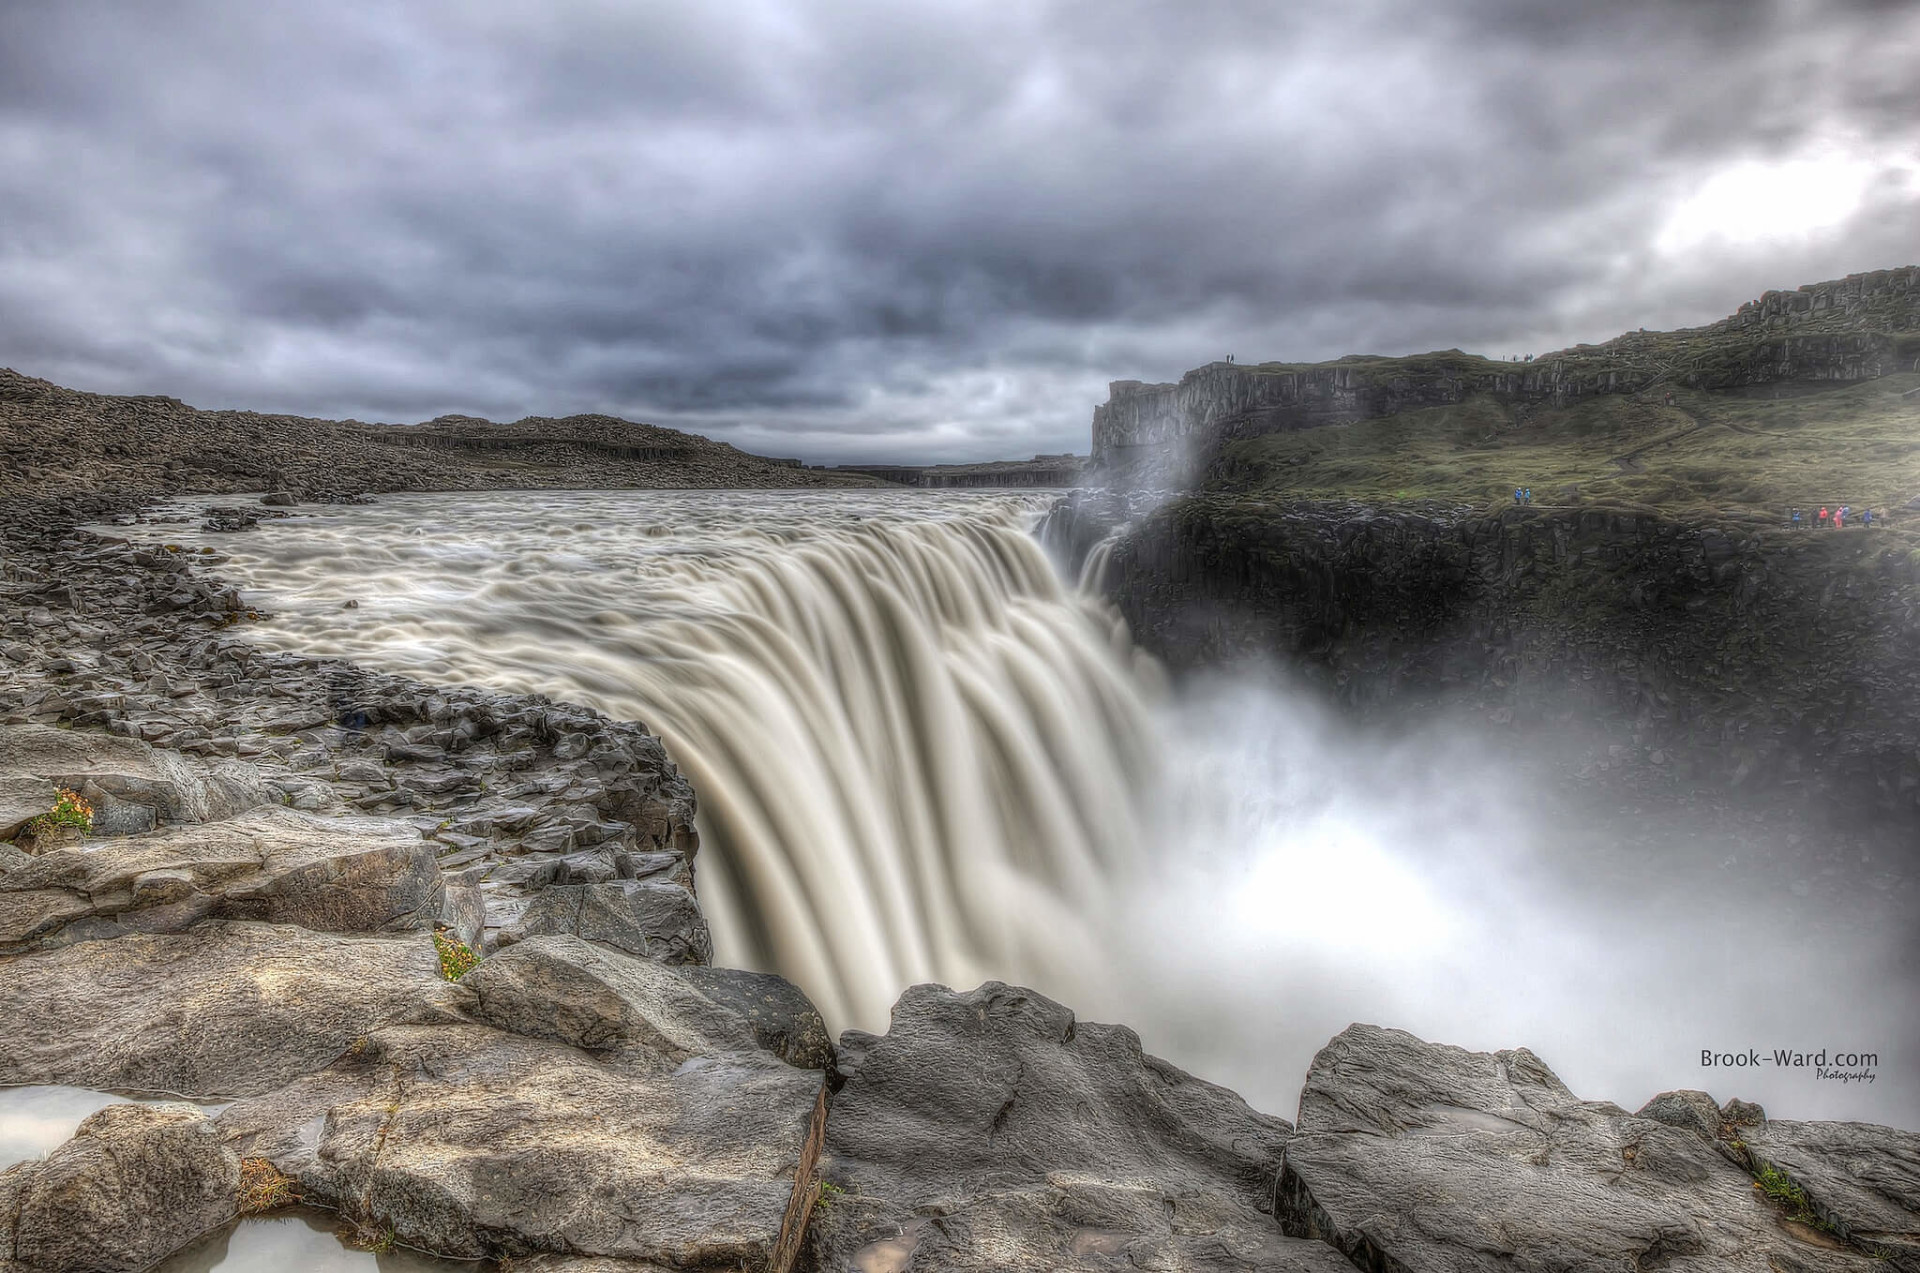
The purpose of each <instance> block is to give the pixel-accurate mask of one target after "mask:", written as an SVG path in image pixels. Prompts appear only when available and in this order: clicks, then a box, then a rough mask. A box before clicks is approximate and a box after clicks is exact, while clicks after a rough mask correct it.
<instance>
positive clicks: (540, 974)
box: [460, 936, 760, 1066]
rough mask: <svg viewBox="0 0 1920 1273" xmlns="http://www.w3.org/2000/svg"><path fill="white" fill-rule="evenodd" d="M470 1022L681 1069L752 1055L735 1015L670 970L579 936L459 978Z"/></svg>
mask: <svg viewBox="0 0 1920 1273" xmlns="http://www.w3.org/2000/svg"><path fill="white" fill-rule="evenodd" d="M460 984H461V987H462V988H463V989H465V990H467V991H469V992H470V993H471V994H472V995H473V996H474V1000H475V1003H474V1007H473V1009H472V1013H473V1015H474V1016H475V1017H476V1018H478V1019H479V1020H482V1021H485V1022H486V1023H488V1024H489V1025H492V1026H496V1027H498V1028H500V1029H502V1030H507V1031H511V1032H512V1033H514V1034H521V1035H526V1036H527V1037H529V1038H537V1039H551V1040H554V1041H555V1042H559V1043H565V1044H569V1045H571V1046H573V1047H576V1048H584V1049H587V1050H589V1051H593V1052H599V1053H606V1054H611V1055H617V1056H621V1057H632V1058H636V1059H639V1060H640V1061H642V1063H645V1062H656V1061H657V1062H660V1063H663V1064H666V1065H670V1066H671V1065H679V1064H680V1063H681V1062H683V1061H686V1060H688V1059H690V1058H692V1057H696V1056H711V1055H717V1054H719V1053H722V1052H751V1051H755V1050H758V1049H759V1047H760V1040H759V1038H758V1037H757V1036H756V1035H755V1034H754V1032H753V1030H752V1028H751V1027H750V1026H749V1025H748V1024H747V1022H746V1020H745V1019H744V1018H742V1017H741V1016H740V1015H739V1014H737V1013H734V1012H732V1011H730V1010H728V1009H726V1008H722V1007H721V1006H719V1005H718V1004H716V1003H714V1002H713V1000H711V999H709V998H707V997H706V996H705V995H703V994H701V993H700V992H699V991H698V990H696V989H694V988H693V987H692V986H691V985H689V984H688V983H687V981H686V980H685V979H684V978H682V977H679V976H676V975H675V970H674V969H672V968H670V967H668V966H667V965H665V964H660V963H656V962H654V961H653V960H650V959H643V958H640V957H638V956H635V955H630V954H628V953H627V952H625V951H623V950H619V949H617V948H614V947H608V946H597V945H594V944H593V943H591V942H588V941H583V940H582V939H580V938H578V937H565V936H555V937H530V938H528V939H526V940H525V941H523V942H520V943H518V944H516V945H512V946H508V947H507V948H505V949H504V950H502V951H500V952H499V953H498V954H496V955H494V956H493V957H492V958H490V959H486V960H483V961H482V962H481V963H480V965H479V966H478V967H477V968H475V969H474V970H473V971H472V972H470V973H468V974H467V975H466V976H465V977H463V978H461V982H460Z"/></svg>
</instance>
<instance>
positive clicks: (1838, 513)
mask: <svg viewBox="0 0 1920 1273" xmlns="http://www.w3.org/2000/svg"><path fill="white" fill-rule="evenodd" d="M1788 511H1789V512H1791V513H1792V515H1793V519H1792V523H1791V524H1792V526H1793V528H1794V529H1795V530H1799V529H1800V527H1801V526H1802V525H1804V524H1805V523H1803V522H1802V521H1801V520H1800V510H1799V509H1797V508H1795V509H1790V510H1788ZM1851 516H1853V506H1852V505H1851V504H1842V505H1841V506H1840V507H1838V508H1834V509H1829V508H1828V507H1827V506H1826V505H1824V504H1823V505H1821V506H1820V511H1819V512H1818V513H1816V514H1814V517H1813V524H1814V525H1816V526H1818V527H1819V528H1820V529H1821V530H1825V529H1826V528H1827V527H1829V526H1831V527H1833V528H1834V529H1835V530H1840V529H1841V528H1843V527H1844V526H1845V525H1846V524H1847V518H1849V517H1851ZM1860 524H1861V525H1862V526H1871V525H1873V510H1872V509H1871V508H1863V509H1861V510H1860Z"/></svg>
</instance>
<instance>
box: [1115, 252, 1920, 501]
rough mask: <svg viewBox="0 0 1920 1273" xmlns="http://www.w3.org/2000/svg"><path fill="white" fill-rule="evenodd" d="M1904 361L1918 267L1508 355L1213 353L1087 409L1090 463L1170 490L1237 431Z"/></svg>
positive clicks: (1860, 376) (1848, 376) (1915, 351)
mask: <svg viewBox="0 0 1920 1273" xmlns="http://www.w3.org/2000/svg"><path fill="white" fill-rule="evenodd" d="M1912 370H1920V266H1907V267H1905V268H1902V269H1897V270H1879V271H1876V272H1874V273H1870V274H1854V275H1849V276H1848V277H1847V278H1844V279H1839V280H1835V281H1832V282H1827V283H1817V284H1810V285H1808V286H1806V287H1803V288H1801V289H1800V290H1799V291H1797V292H1769V293H1767V294H1766V296H1765V297H1763V298H1762V299H1760V300H1759V301H1756V302H1752V303H1750V304H1748V305H1745V306H1742V307H1741V309H1740V312H1739V313H1737V314H1735V315H1733V316H1732V317H1730V318H1727V319H1723V320H1721V321H1720V322H1717V323H1713V324H1711V325H1709V326H1706V327H1699V328H1692V329H1683V330H1681V331H1674V332H1646V331H1640V332H1629V333H1627V334H1626V335H1623V336H1619V337H1616V338H1615V339H1613V340H1611V341H1608V342H1606V343H1605V344H1602V345H1579V346H1576V347H1574V348H1572V349H1564V350H1559V351H1557V352H1554V353H1548V354H1542V355H1540V356H1538V357H1536V358H1533V359H1531V360H1530V361H1528V362H1524V363H1517V364H1516V363H1512V362H1500V361H1497V360H1494V359H1490V358H1483V357H1480V356H1478V355H1473V354H1464V353H1462V352H1460V351H1459V350H1457V349H1453V350H1446V351H1443V352H1438V353H1432V354H1424V355H1415V356H1412V357H1404V358H1384V357H1372V356H1364V355H1354V356H1349V357H1346V358H1341V359H1337V360H1335V361H1333V362H1324V363H1313V364H1295V363H1254V364H1245V365H1243V364H1239V363H1224V362H1216V363H1209V364H1208V365H1207V366H1205V367H1200V368H1196V369H1195V370H1193V371H1190V372H1188V373H1187V374H1186V375H1184V376H1182V377H1181V378H1180V380H1179V382H1178V383H1177V384H1155V385H1149V384H1143V383H1141V382H1140V381H1137V380H1118V381H1115V382H1114V383H1113V384H1112V386H1111V387H1110V389H1109V396H1108V400H1107V402H1106V403H1105V404H1104V405H1101V406H1098V407H1095V408H1094V412H1093V454H1092V467H1093V469H1094V471H1095V473H1096V474H1105V475H1107V476H1108V477H1113V476H1126V477H1128V478H1130V479H1132V480H1135V481H1139V480H1142V479H1143V478H1144V479H1145V480H1148V481H1152V482H1155V483H1157V484H1160V485H1165V486H1180V485H1184V484H1186V483H1187V482H1189V481H1191V480H1192V479H1193V478H1194V477H1195V476H1197V475H1198V474H1199V473H1200V472H1202V471H1203V470H1204V469H1205V467H1206V463H1207V461H1208V459H1209V458H1211V456H1212V455H1214V454H1215V453H1216V452H1217V451H1218V449H1219V447H1220V446H1221V445H1222V444H1223V443H1225V442H1227V441H1230V440H1233V439H1236V438H1245V437H1252V436H1256V435H1258V434H1261V433H1269V432H1274V431H1277V430H1287V429H1303V428H1314V427H1319V426H1323V425H1329V424H1344V423H1348V422H1351V421H1355V420H1362V419H1367V418H1370V417H1373V416H1382V415H1392V414H1394V413H1397V412H1401V411H1407V410H1412V409H1415V408H1419V407H1432V406H1440V405H1444V404H1448V403H1457V402H1460V401H1461V400H1463V399H1464V398H1466V397H1467V396H1468V395H1469V394H1488V395H1492V396H1494V397H1497V398H1501V399H1505V400H1513V401H1521V402H1535V401H1538V402H1552V403H1557V404H1561V405H1564V404H1566V403H1567V402H1569V401H1571V400H1574V399H1578V398H1582V397H1590V396H1593V395H1596V394H1614V393H1638V392H1643V391H1645V390H1648V389H1651V388H1654V387H1656V386H1658V385H1661V384H1675V385H1685V386H1687V387H1689V388H1695V389H1725V388H1730V387H1734V386H1742V385H1754V384H1768V383H1773V382H1778V381H1848V380H1869V379H1873V378H1874V377H1877V376H1884V375H1888V374H1890V373H1892V372H1895V371H1912Z"/></svg>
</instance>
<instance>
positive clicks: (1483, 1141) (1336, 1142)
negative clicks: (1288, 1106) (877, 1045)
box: [1279, 1025, 1877, 1273]
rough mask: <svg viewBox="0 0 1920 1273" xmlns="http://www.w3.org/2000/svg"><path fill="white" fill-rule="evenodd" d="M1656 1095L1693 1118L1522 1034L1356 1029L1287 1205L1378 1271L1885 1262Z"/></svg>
mask: <svg viewBox="0 0 1920 1273" xmlns="http://www.w3.org/2000/svg"><path fill="white" fill-rule="evenodd" d="M1659 1104H1660V1109H1659V1112H1660V1113H1661V1114H1662V1115H1663V1116H1664V1117H1667V1118H1670V1119H1675V1120H1677V1121H1679V1122H1681V1123H1683V1124H1685V1125H1682V1126H1675V1125H1673V1124H1672V1123H1671V1122H1660V1121H1655V1120H1654V1119H1653V1118H1650V1117H1649V1118H1641V1117H1636V1116H1634V1115H1631V1114H1628V1113H1627V1112H1626V1111H1625V1110H1623V1109H1621V1108H1619V1107H1618V1106H1616V1105H1610V1104H1607V1103H1604V1102H1594V1101H1582V1100H1580V1099H1578V1098H1577V1097H1575V1096H1574V1095H1573V1093H1572V1092H1570V1091H1568V1090H1567V1087H1566V1085H1565V1084H1563V1083H1562V1082H1561V1081H1560V1080H1559V1079H1558V1078H1557V1077H1556V1076H1555V1075H1554V1073H1553V1072H1552V1071H1551V1070H1549V1069H1548V1068H1547V1066H1546V1065H1545V1064H1544V1063H1543V1062H1542V1061H1541V1060H1540V1058H1539V1057H1537V1056H1535V1055H1534V1054H1533V1053H1531V1052H1529V1051H1527V1050H1526V1049H1525V1048H1520V1049H1515V1050H1512V1051H1504V1052H1494V1053H1486V1052H1469V1051H1466V1050H1465V1049H1463V1048H1456V1047H1448V1046H1445V1045H1441V1044H1432V1043H1426V1042H1424V1041H1422V1040H1420V1039H1417V1038H1415V1037H1414V1036H1413V1035H1411V1034H1408V1033H1406V1032H1405V1031H1401V1030H1384V1029H1381V1028H1380V1027H1378V1026H1369V1025H1355V1026H1350V1027H1349V1028H1348V1029H1346V1030H1345V1031H1343V1032H1342V1033H1341V1034H1340V1035H1339V1036H1337V1037H1336V1038H1335V1039H1334V1040H1333V1041H1332V1042H1331V1043H1329V1044H1328V1045H1327V1046H1326V1047H1325V1048H1323V1049H1321V1051H1320V1053H1319V1055H1318V1056H1316V1057H1315V1058H1314V1062H1313V1066H1312V1068H1311V1069H1310V1070H1309V1072H1308V1075H1307V1085H1306V1090H1305V1091H1304V1093H1303V1094H1302V1096H1301V1101H1300V1122H1299V1126H1298V1129H1297V1131H1296V1134H1295V1135H1294V1137H1293V1139H1292V1140H1291V1141H1289V1142H1288V1144H1287V1148H1286V1173H1285V1177H1284V1179H1283V1180H1282V1183H1281V1188H1280V1194H1279V1197H1280V1203H1279V1213H1280V1215H1281V1218H1282V1219H1283V1220H1284V1221H1285V1222H1286V1225H1287V1231H1288V1232H1290V1233H1296V1234H1299V1235H1300V1236H1303V1237H1316V1238H1321V1239H1323V1240H1325V1241H1328V1242H1331V1243H1332V1244H1334V1245H1335V1246H1337V1247H1338V1248H1340V1250H1342V1251H1344V1252H1346V1253H1347V1254H1348V1255H1349V1256H1350V1257H1352V1259H1353V1260H1354V1262H1355V1263H1357V1264H1359V1265H1360V1266H1361V1267H1363V1268H1374V1269H1380V1268H1405V1269H1431V1270H1436V1271H1446V1273H1454V1271H1459V1273H1466V1271H1468V1270H1495V1269H1498V1270H1502V1271H1503V1273H1536V1271H1537V1273H1547V1271H1548V1270H1566V1269H1603V1268H1623V1269H1633V1268H1649V1267H1655V1266H1658V1267H1661V1268H1666V1269H1671V1270H1703V1271H1704V1270H1709V1269H1711V1270H1730V1271H1731V1270H1750V1271H1751V1273H1771V1271H1772V1270H1777V1269H1783V1268H1791V1269H1799V1270H1808V1271H1813V1270H1835V1271H1838V1270H1860V1271H1861V1273H1865V1270H1868V1269H1871V1268H1874V1267H1877V1266H1876V1264H1875V1263H1874V1261H1872V1260H1871V1259H1869V1258H1868V1257H1866V1256H1865V1255H1863V1254H1861V1253H1858V1252H1855V1251H1851V1250H1848V1249H1846V1248H1845V1247H1844V1246H1843V1245H1842V1244H1841V1243H1839V1242H1838V1241H1835V1240H1832V1239H1830V1238H1828V1237H1826V1236H1824V1235H1822V1234H1820V1233H1818V1232H1815V1231H1814V1230H1812V1229H1805V1230H1804V1232H1801V1231H1797V1230H1796V1229H1795V1228H1794V1227H1793V1226H1791V1225H1788V1224H1785V1223H1783V1222H1782V1217H1781V1216H1780V1214H1779V1213H1778V1212H1776V1211H1775V1210H1774V1209H1773V1208H1772V1207H1771V1206H1770V1205H1769V1204H1768V1203H1767V1202H1766V1201H1765V1199H1764V1198H1763V1197H1762V1196H1761V1195H1760V1194H1759V1193H1758V1192H1757V1191H1756V1190H1755V1189H1754V1187H1753V1180H1752V1178H1751V1177H1750V1176H1749V1175H1748V1174H1747V1173H1746V1172H1745V1171H1744V1170H1742V1169H1741V1168H1740V1167H1739V1166H1737V1165H1736V1164H1735V1163H1734V1162H1732V1161H1730V1160H1729V1159H1728V1158H1727V1157H1726V1156H1725V1155H1723V1154H1722V1153H1721V1152H1720V1151H1719V1150H1718V1149H1716V1148H1715V1147H1714V1146H1713V1145H1712V1144H1710V1143H1709V1142H1708V1141H1707V1140H1706V1139H1705V1138H1704V1137H1703V1136H1702V1135H1700V1134H1699V1132H1698V1130H1697V1129H1696V1128H1695V1126H1693V1123H1694V1122H1695V1121H1696V1120H1697V1119H1699V1118H1701V1117H1704V1114H1703V1112H1701V1111H1697V1110H1695V1109H1693V1102H1691V1101H1690V1100H1688V1099H1687V1098H1686V1097H1685V1096H1684V1095H1679V1094H1676V1099H1674V1100H1671V1101H1667V1102H1664V1103H1659ZM1683 1106H1684V1107H1685V1109H1683V1108H1682V1107H1683ZM1803 1228H1804V1226H1803Z"/></svg>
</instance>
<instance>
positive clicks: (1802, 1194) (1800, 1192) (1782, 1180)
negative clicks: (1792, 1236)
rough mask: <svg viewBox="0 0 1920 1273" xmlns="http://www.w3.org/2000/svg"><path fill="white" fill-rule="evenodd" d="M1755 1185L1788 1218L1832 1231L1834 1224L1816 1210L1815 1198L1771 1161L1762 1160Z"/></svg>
mask: <svg viewBox="0 0 1920 1273" xmlns="http://www.w3.org/2000/svg"><path fill="white" fill-rule="evenodd" d="M1753 1187H1754V1188H1756V1189H1758V1190H1759V1191H1760V1192H1761V1193H1763V1194H1765V1195H1766V1196H1767V1200H1768V1201H1769V1202H1771V1203H1773V1205H1774V1206H1776V1207H1778V1208H1780V1210H1781V1211H1782V1212H1783V1213H1784V1214H1785V1215H1786V1217H1787V1219H1789V1220H1793V1221H1795V1222H1797V1223H1799V1224H1804V1225H1807V1226H1809V1227H1810V1228H1814V1229H1818V1230H1820V1231H1821V1232H1823V1233H1832V1232H1833V1226H1832V1225H1831V1224H1828V1223H1827V1222H1826V1221H1825V1220H1823V1219H1822V1218H1821V1217H1820V1213H1819V1212H1818V1211H1816V1210H1814V1206H1813V1199H1811V1198H1809V1197H1807V1191H1806V1190H1805V1189H1802V1188H1801V1187H1800V1186H1799V1185H1797V1184H1795V1183H1794V1182H1793V1177H1791V1176H1789V1175H1787V1173H1786V1172H1784V1171H1781V1170H1780V1169H1779V1168H1778V1167H1775V1166H1774V1165H1773V1164H1772V1163H1770V1162H1762V1163H1761V1164H1760V1170H1759V1171H1758V1172H1757V1173H1756V1174H1755V1175H1754V1178H1753Z"/></svg>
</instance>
